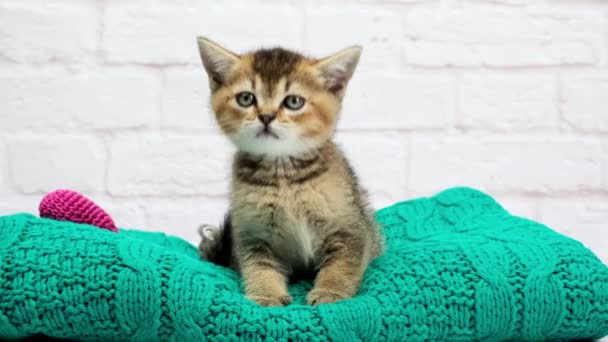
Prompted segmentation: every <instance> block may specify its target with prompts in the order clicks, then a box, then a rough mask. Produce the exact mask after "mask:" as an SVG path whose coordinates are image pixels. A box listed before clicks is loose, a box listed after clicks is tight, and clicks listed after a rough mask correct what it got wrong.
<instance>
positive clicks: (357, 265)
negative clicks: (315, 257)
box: [306, 231, 370, 305]
mask: <svg viewBox="0 0 608 342" xmlns="http://www.w3.org/2000/svg"><path fill="white" fill-rule="evenodd" d="M365 241H366V240H365V237H364V236H358V235H357V233H356V232H355V233H350V232H347V231H346V232H345V231H340V232H336V233H334V234H332V235H331V236H329V237H328V238H327V240H326V242H325V245H324V249H325V251H326V255H325V259H324V261H323V263H322V265H321V269H320V270H319V273H318V274H317V277H316V279H315V286H314V288H313V289H312V290H311V291H310V292H309V293H308V296H307V297H306V301H307V303H308V304H310V305H319V304H325V303H334V302H336V301H339V300H342V299H347V298H351V297H353V296H354V295H355V294H357V291H358V290H359V286H360V285H361V279H362V278H363V273H364V272H365V269H366V267H367V265H368V263H369V259H370V255H369V254H370V251H369V246H368V245H367V244H366V242H365Z"/></svg>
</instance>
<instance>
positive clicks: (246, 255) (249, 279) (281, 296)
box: [238, 243, 292, 306]
mask: <svg viewBox="0 0 608 342" xmlns="http://www.w3.org/2000/svg"><path fill="white" fill-rule="evenodd" d="M238 259H239V267H240V271H241V274H242V276H243V281H244V283H245V293H246V295H247V298H249V299H251V300H253V301H255V302H256V303H258V304H259V305H262V306H284V305H288V304H290V303H291V301H292V299H291V296H289V292H288V291H287V277H286V271H285V267H284V266H283V265H282V264H281V263H280V261H279V260H277V258H276V257H275V256H274V255H273V253H272V251H271V250H270V249H269V248H268V246H266V245H265V244H263V243H254V244H250V245H249V246H247V247H244V248H239V258H238Z"/></svg>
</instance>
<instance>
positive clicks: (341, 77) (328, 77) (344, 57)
mask: <svg viewBox="0 0 608 342" xmlns="http://www.w3.org/2000/svg"><path fill="white" fill-rule="evenodd" d="M362 50H363V48H362V47H361V46H358V45H355V46H351V47H349V48H346V49H344V50H342V51H340V52H338V53H335V54H333V55H331V56H329V57H325V58H323V59H321V60H319V61H317V62H316V64H315V65H316V67H317V69H318V70H319V72H320V74H321V77H322V78H323V79H324V81H325V85H326V86H327V89H328V90H329V91H331V92H333V93H337V94H342V93H343V90H344V88H345V87H346V84H347V83H348V81H349V80H350V78H351V77H352V76H353V73H354V72H355V68H356V67H357V63H359V56H361V51H362Z"/></svg>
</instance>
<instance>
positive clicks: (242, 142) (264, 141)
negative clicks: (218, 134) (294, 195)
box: [230, 124, 316, 157]
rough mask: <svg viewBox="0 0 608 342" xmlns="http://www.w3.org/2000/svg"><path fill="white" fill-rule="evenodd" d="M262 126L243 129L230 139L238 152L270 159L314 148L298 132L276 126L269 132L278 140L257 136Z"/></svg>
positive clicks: (272, 126)
mask: <svg viewBox="0 0 608 342" xmlns="http://www.w3.org/2000/svg"><path fill="white" fill-rule="evenodd" d="M262 129H263V126H262V124H259V125H257V124H254V125H250V126H247V127H243V128H241V129H240V130H239V132H238V133H236V134H234V135H232V136H231V137H230V138H231V140H232V142H233V143H234V144H235V145H236V147H237V148H238V149H239V151H242V152H247V153H251V154H254V155H267V156H272V157H283V156H293V155H298V154H302V153H306V152H308V151H310V150H311V149H313V148H315V147H316V146H315V145H314V144H312V143H311V142H308V143H307V142H305V141H303V140H302V139H300V138H299V134H298V132H294V130H293V129H287V128H283V127H279V126H276V125H271V130H272V132H273V133H275V134H276V135H277V136H278V138H276V137H273V136H258V133H259V132H260V130H262Z"/></svg>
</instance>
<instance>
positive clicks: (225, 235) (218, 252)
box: [198, 214, 233, 267]
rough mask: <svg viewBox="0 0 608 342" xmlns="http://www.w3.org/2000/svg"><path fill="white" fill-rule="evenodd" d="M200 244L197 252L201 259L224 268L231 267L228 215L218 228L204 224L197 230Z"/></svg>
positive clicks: (230, 231)
mask: <svg viewBox="0 0 608 342" xmlns="http://www.w3.org/2000/svg"><path fill="white" fill-rule="evenodd" d="M198 233H199V235H200V236H201V243H200V244H199V246H198V251H199V253H200V255H201V257H202V258H203V259H205V260H208V261H211V262H213V263H215V264H218V265H220V266H224V267H231V266H232V260H233V258H232V223H231V220H230V214H227V215H226V217H225V218H224V223H223V224H222V225H220V226H219V227H216V226H212V225H208V224H204V225H201V226H200V227H199V228H198Z"/></svg>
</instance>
